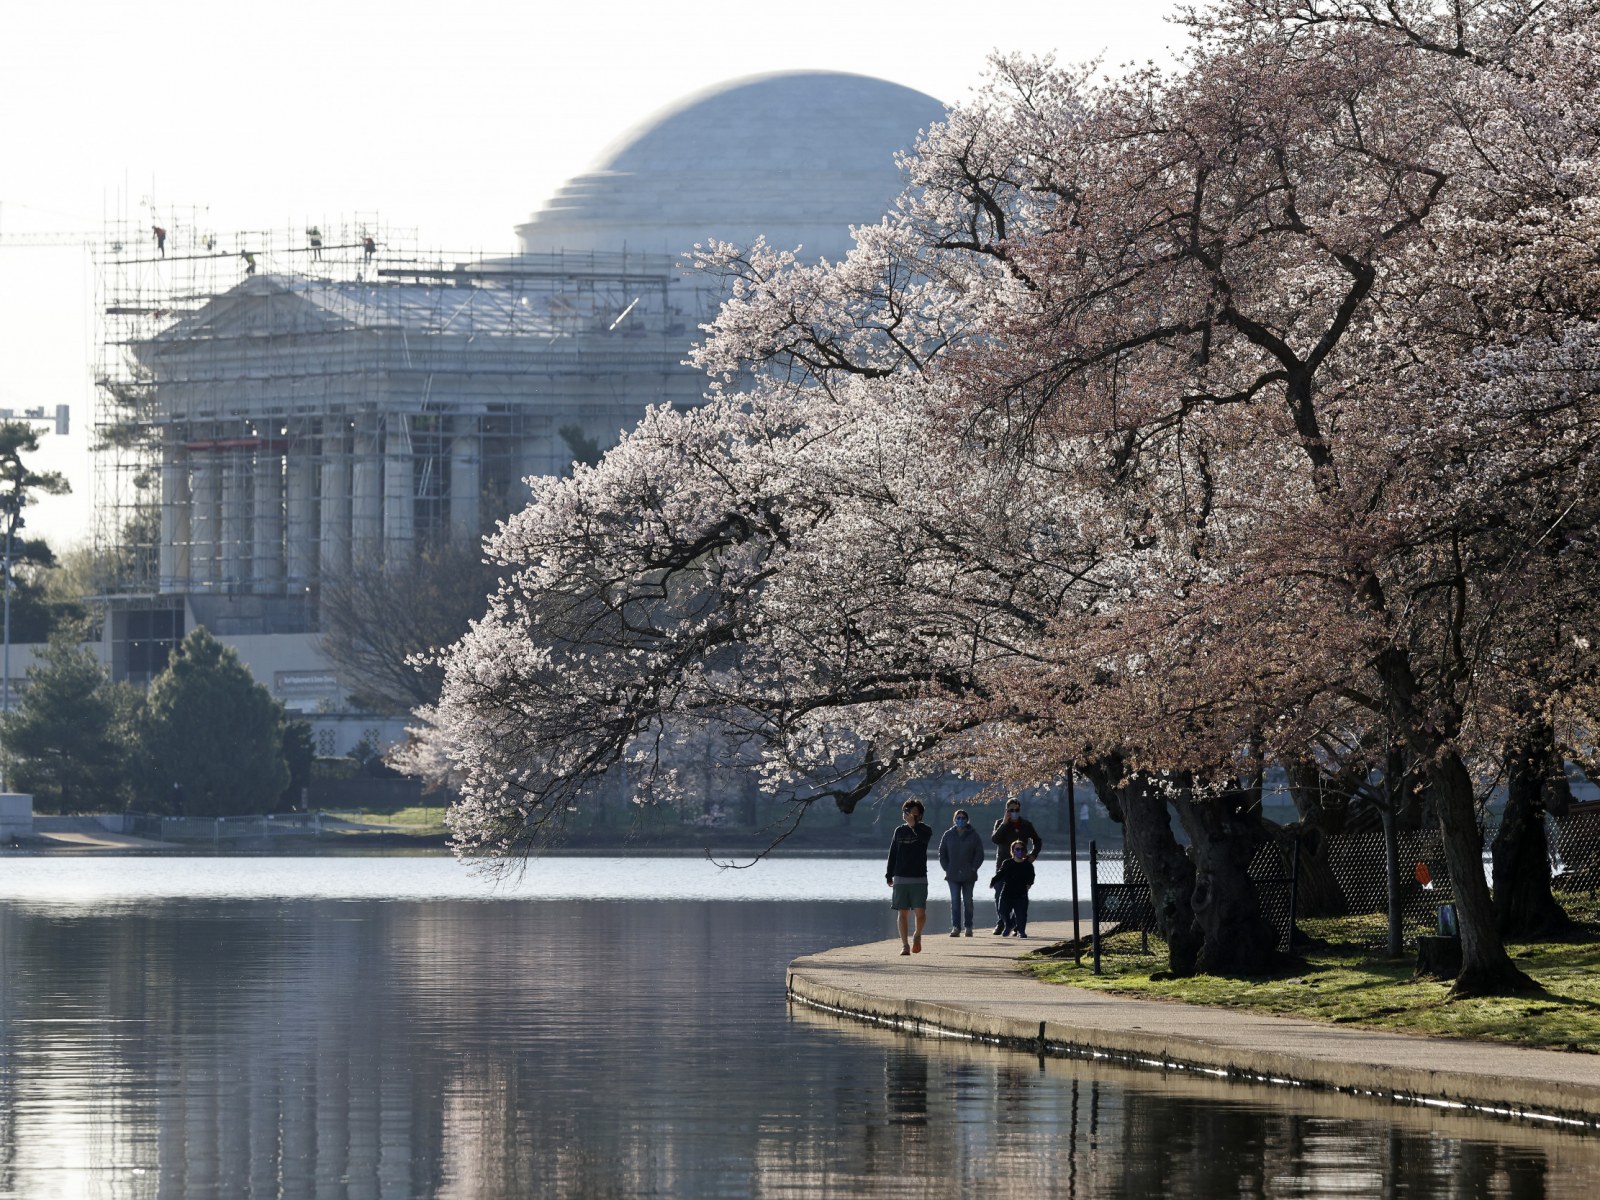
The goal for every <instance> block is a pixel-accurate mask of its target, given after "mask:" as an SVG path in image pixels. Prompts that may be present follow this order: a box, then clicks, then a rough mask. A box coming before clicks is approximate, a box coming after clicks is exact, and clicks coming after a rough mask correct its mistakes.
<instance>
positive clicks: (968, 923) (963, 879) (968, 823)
mask: <svg viewBox="0 0 1600 1200" xmlns="http://www.w3.org/2000/svg"><path fill="white" fill-rule="evenodd" d="M987 857H988V854H987V852H986V851H985V850H984V848H983V839H982V838H980V837H979V836H978V831H977V830H976V829H974V828H973V827H972V819H971V818H970V817H969V816H967V810H966V809H964V808H958V809H956V815H955V819H954V821H953V822H952V823H951V825H950V828H949V829H946V830H945V831H944V836H943V837H941V838H940V839H939V865H940V866H941V867H943V868H944V879H945V882H946V883H947V884H949V885H950V936H951V937H960V936H961V931H962V930H963V929H965V930H966V931H967V936H968V937H971V936H972V888H973V885H974V884H976V883H977V882H978V872H979V871H981V870H983V860H984V859H985V858H987Z"/></svg>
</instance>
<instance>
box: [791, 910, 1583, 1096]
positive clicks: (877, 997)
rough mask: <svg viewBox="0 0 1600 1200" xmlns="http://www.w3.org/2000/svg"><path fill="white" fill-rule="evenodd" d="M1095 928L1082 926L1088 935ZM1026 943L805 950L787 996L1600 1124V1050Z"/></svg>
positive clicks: (1066, 928)
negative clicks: (1300, 1001)
mask: <svg viewBox="0 0 1600 1200" xmlns="http://www.w3.org/2000/svg"><path fill="white" fill-rule="evenodd" d="M1087 929H1088V926H1087V924H1085V925H1084V930H1085V933H1087ZM1030 932H1032V934H1033V935H1034V936H1033V937H1032V938H1031V940H1029V941H1025V942H1023V941H1018V940H1016V939H1011V938H998V937H995V936H993V935H992V934H990V933H989V932H988V931H987V930H979V931H978V932H977V934H976V935H975V936H973V937H971V938H964V937H963V938H952V937H950V936H949V935H948V931H944V932H940V933H938V934H936V935H935V936H932V937H926V938H924V940H923V951H922V953H921V954H915V955H912V956H910V957H901V955H900V943H899V941H898V940H894V941H887V942H873V943H870V944H868V945H864V946H846V947H844V948H842V949H839V950H830V951H827V952H825V953H822V954H814V955H809V956H807V957H805V958H797V959H796V960H795V961H794V962H792V963H791V964H790V965H789V970H788V990H789V995H790V996H791V997H792V998H793V999H795V1000H797V1001H800V1002H803V1003H805V1004H809V1005H813V1006H815V1007H817V1008H821V1009H824V1010H827V1011H832V1012H839V1013H844V1014H848V1015H852V1016H856V1017H860V1018H863V1019H866V1020H872V1021H878V1022H884V1023H888V1024H894V1025H898V1026H901V1027H904V1028H908V1029H913V1030H916V1029H920V1030H928V1031H934V1030H936V1031H939V1032H942V1033H947V1034H958V1035H963V1036H967V1037H972V1038H976V1039H980V1040H984V1041H991V1042H1000V1043H1006V1044H1012V1045H1017V1046H1021V1047H1026V1048H1027V1049H1029V1050H1032V1051H1033V1052H1035V1053H1052V1054H1073V1055H1081V1056H1092V1057H1097V1058H1099V1057H1104V1058H1111V1059H1114V1060H1120V1061H1124V1062H1129V1063H1136V1064H1148V1065H1150V1066H1158V1067H1163V1068H1173V1067H1180V1068H1181V1067H1187V1068H1192V1069H1200V1070H1205V1071H1209V1072H1213V1073H1224V1074H1227V1075H1231V1076H1235V1077H1238V1078H1244V1079H1254V1080H1260V1081H1267V1082H1286V1083H1288V1082H1292V1083H1301V1084H1311V1085H1318V1086H1323V1087H1328V1088H1333V1089H1337V1090H1339V1091H1344V1092H1351V1093H1355V1094H1364V1095H1373V1096H1381V1097H1388V1098H1390V1099H1394V1100H1399V1101H1408V1102H1413V1103H1419V1102H1420V1103H1437V1104H1447V1105H1458V1106H1462V1107H1465V1108H1470V1109H1475V1110H1479V1111H1484V1112H1491V1113H1498V1114H1503V1115H1506V1116H1518V1117H1525V1118H1528V1119H1547V1120H1553V1121H1561V1122H1576V1123H1578V1124H1582V1125H1589V1126H1596V1127H1600V1056H1596V1055H1590V1054H1577V1053H1572V1054H1567V1053H1563V1052H1561V1051H1556V1050H1525V1049H1518V1048H1516V1047H1512V1046H1501V1045H1495V1044H1493V1043H1486V1042H1470V1041H1464V1040H1459V1041H1458V1040H1455V1039H1450V1038H1430V1037H1413V1036H1410V1035H1407V1034H1396V1033H1380V1032H1376V1031H1372V1030H1363V1029H1351V1028H1347V1027H1344V1026H1338V1025H1323V1024H1318V1023H1316V1022H1312V1021H1305V1020H1299V1019H1295V1018H1289V1017H1275V1016H1267V1015H1260V1014H1254V1013H1244V1012H1238V1011H1234V1010H1230V1009H1220V1008H1205V1007H1201V1006H1198V1005H1192V1004H1180V1003H1175V1002H1167V1001H1159V1000H1134V999H1129V998H1126V997H1122V996H1108V995H1105V994H1103V993H1100V992H1091V991H1087V990H1084V989H1082V988H1074V987H1070V986H1067V985H1063V984H1052V983H1041V982H1039V981H1038V980H1036V979H1033V978H1031V977H1030V976H1028V975H1026V974H1024V973H1023V971H1022V969H1021V968H1020V966H1019V965H1018V962H1017V960H1018V959H1019V958H1021V956H1022V955H1024V954H1026V953H1028V952H1029V951H1030V950H1035V949H1038V948H1039V947H1041V946H1044V945H1049V944H1050V943H1051V942H1056V941H1063V940H1066V939H1068V938H1070V937H1071V936H1072V923H1071V922H1070V921H1062V922H1043V923H1039V924H1036V925H1035V926H1034V928H1033V929H1032V930H1031V931H1030Z"/></svg>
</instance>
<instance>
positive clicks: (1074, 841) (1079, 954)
mask: <svg viewBox="0 0 1600 1200" xmlns="http://www.w3.org/2000/svg"><path fill="white" fill-rule="evenodd" d="M1073 766H1074V765H1073V764H1072V763H1068V764H1067V844H1068V846H1069V847H1070V849H1069V853H1070V854H1071V855H1072V961H1073V963H1074V964H1075V965H1077V966H1080V967H1081V966H1082V965H1083V946H1082V945H1081V944H1080V941H1079V939H1080V938H1081V936H1082V935H1081V933H1080V932H1079V930H1078V801H1077V796H1076V795H1074V793H1073V787H1072V783H1073V780H1072V777H1073V774H1074V769H1073Z"/></svg>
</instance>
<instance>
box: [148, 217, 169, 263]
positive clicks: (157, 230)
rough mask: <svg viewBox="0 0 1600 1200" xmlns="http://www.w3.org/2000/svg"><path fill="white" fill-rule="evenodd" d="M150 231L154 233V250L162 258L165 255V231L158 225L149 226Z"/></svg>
mask: <svg viewBox="0 0 1600 1200" xmlns="http://www.w3.org/2000/svg"><path fill="white" fill-rule="evenodd" d="M150 232H151V233H153V234H155V235H156V250H157V252H158V253H159V254H160V255H161V257H162V258H165V257H166V256H167V231H166V230H165V229H163V228H161V226H159V225H152V226H150Z"/></svg>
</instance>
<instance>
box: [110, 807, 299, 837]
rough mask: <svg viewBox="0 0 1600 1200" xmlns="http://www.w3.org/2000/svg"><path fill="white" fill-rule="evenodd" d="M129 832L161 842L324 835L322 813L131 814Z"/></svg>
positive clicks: (128, 824) (127, 829)
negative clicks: (231, 815) (192, 815)
mask: <svg viewBox="0 0 1600 1200" xmlns="http://www.w3.org/2000/svg"><path fill="white" fill-rule="evenodd" d="M126 832H128V833H131V834H135V835H136V836H138V837H147V838H153V839H155V840H156V841H161V842H231V841H242V840H259V839H262V838H275V837H321V836H322V814H321V813H316V812H313V813H268V814H266V815H264V816H245V817H161V816H155V815H139V814H135V815H130V816H129V818H128V820H127V828H126Z"/></svg>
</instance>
